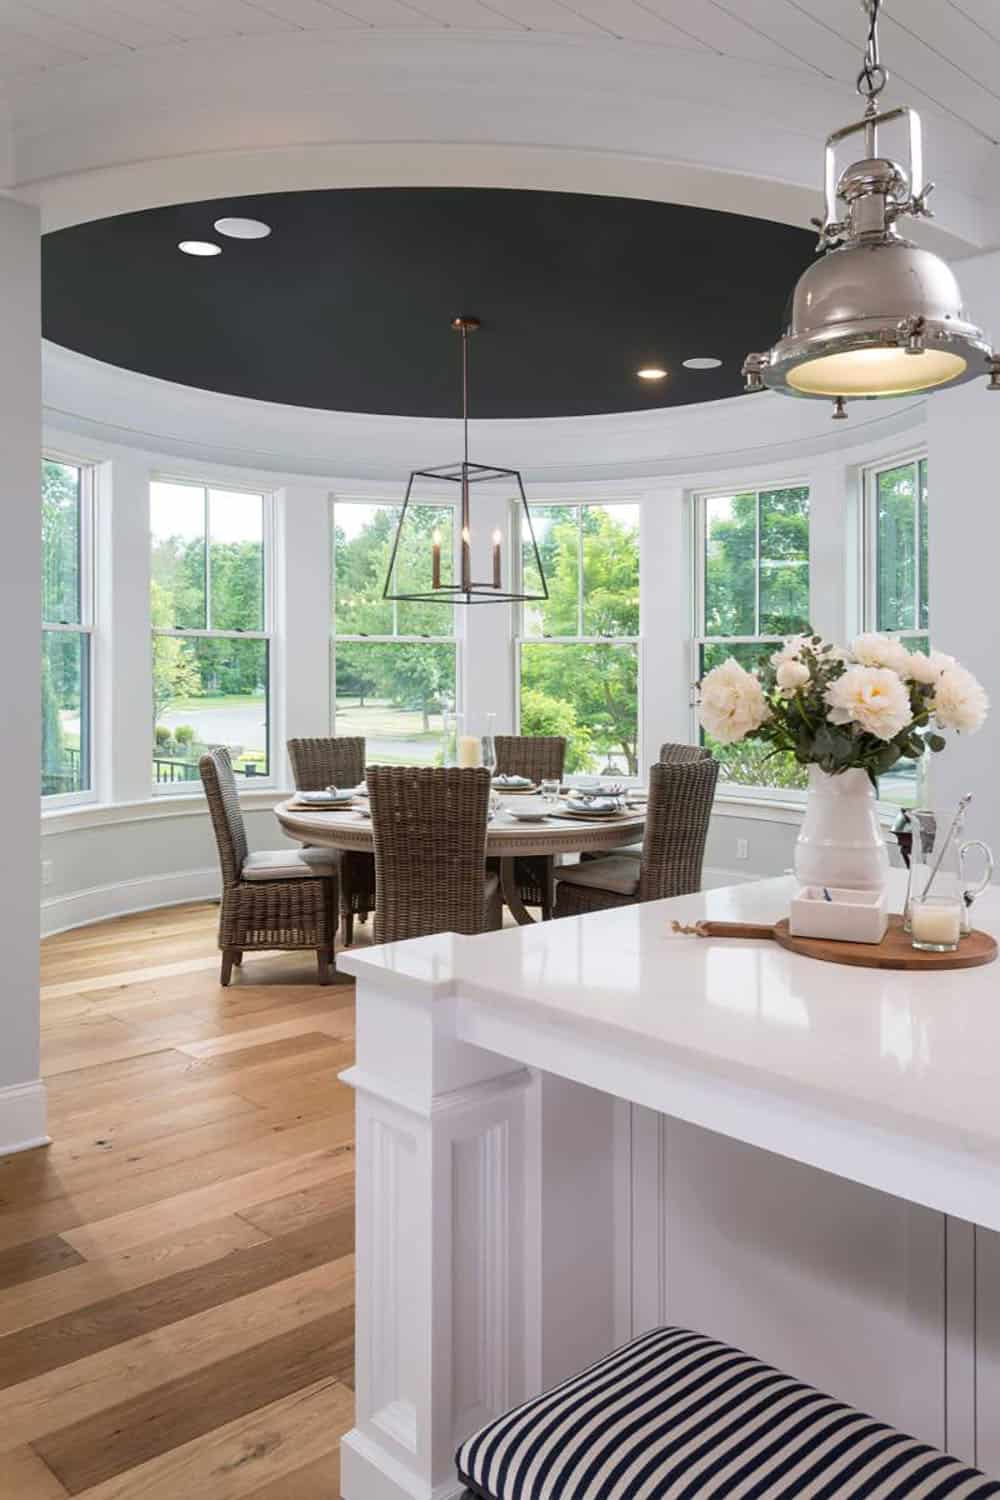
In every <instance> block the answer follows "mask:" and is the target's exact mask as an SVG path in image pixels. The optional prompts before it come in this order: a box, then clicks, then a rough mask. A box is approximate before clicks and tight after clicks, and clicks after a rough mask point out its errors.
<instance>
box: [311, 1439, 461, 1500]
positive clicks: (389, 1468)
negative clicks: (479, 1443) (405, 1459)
mask: <svg viewBox="0 0 1000 1500" xmlns="http://www.w3.org/2000/svg"><path fill="white" fill-rule="evenodd" d="M340 1493H341V1495H342V1496H343V1497H344V1500H461V1497H462V1496H463V1495H464V1494H465V1493H466V1489H465V1485H464V1484H462V1483H461V1481H460V1480H459V1478H458V1475H457V1474H456V1475H455V1478H454V1479H453V1480H446V1481H445V1483H444V1484H439V1485H436V1486H434V1487H433V1488H432V1487H431V1486H430V1485H429V1484H427V1483H426V1482H425V1481H423V1480H421V1479H418V1478H417V1476H416V1475H415V1474H412V1473H411V1472H410V1470H409V1469H407V1468H406V1467H405V1466H404V1465H403V1464H401V1463H400V1462H399V1460H398V1459H397V1458H396V1457H395V1456H394V1455H393V1454H391V1453H389V1452H387V1451H386V1450H385V1449H382V1448H380V1447H379V1446H378V1444H377V1443H373V1442H372V1440H371V1439H370V1438H369V1437H366V1436H365V1434H364V1433H362V1432H359V1431H358V1429H357V1428H356V1427H354V1428H352V1429H351V1431H350V1432H347V1433H345V1434H344V1436H343V1437H342V1438H341V1440H340Z"/></svg>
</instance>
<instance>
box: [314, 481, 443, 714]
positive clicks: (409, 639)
mask: <svg viewBox="0 0 1000 1500" xmlns="http://www.w3.org/2000/svg"><path fill="white" fill-rule="evenodd" d="M411 503H412V506H413V508H414V509H416V508H418V507H420V506H427V505H432V506H433V507H434V508H435V509H436V510H444V509H446V508H447V509H449V510H451V511H455V512H457V509H458V507H457V505H456V503H455V500H454V498H453V497H452V495H451V494H450V493H449V494H447V495H442V496H440V497H438V496H437V495H434V496H433V497H427V498H424V497H423V496H421V497H420V498H419V499H417V500H413V501H412V502H411ZM338 505H340V506H346V505H365V506H369V507H371V506H385V507H386V508H387V509H390V510H395V511H397V512H401V511H402V509H403V502H402V500H400V499H399V498H398V497H395V498H392V499H390V498H387V497H376V496H374V495H331V496H330V733H331V734H334V735H335V734H336V733H337V645H338V643H341V644H343V645H345V646H354V645H365V644H366V643H367V644H369V645H375V646H393V645H425V646H454V648H455V695H454V696H455V708H454V710H453V712H454V713H456V714H462V713H464V711H465V710H464V683H465V672H464V645H465V642H464V639H463V635H462V632H461V631H460V629H459V611H460V609H461V606H459V605H455V604H453V605H452V608H451V622H452V633H451V634H450V635H447V634H436V635H364V634H362V633H361V632H360V631H338V629H337V506H338ZM396 525H397V526H398V525H399V521H398V517H397V521H396ZM451 542H452V567H453V568H454V569H456V570H457V569H458V567H459V553H458V546H459V537H458V528H457V527H456V526H455V525H454V523H453V524H452V528H451ZM456 576H457V574H456ZM390 602H391V603H392V617H393V621H394V622H395V621H397V620H398V619H399V601H398V600H395V599H394V600H391V601H390Z"/></svg>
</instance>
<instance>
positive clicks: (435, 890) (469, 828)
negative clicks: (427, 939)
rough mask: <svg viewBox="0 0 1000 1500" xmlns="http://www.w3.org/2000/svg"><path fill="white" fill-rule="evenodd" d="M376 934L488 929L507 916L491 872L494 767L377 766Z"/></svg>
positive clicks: (390, 939) (392, 939)
mask: <svg viewBox="0 0 1000 1500" xmlns="http://www.w3.org/2000/svg"><path fill="white" fill-rule="evenodd" d="M368 796H369V799H370V801H371V810H372V832H373V834H374V838H375V888H376V894H377V899H376V903H375V941H376V943H397V942H401V941H402V940H403V939H404V938H412V937H424V936H426V935H427V934H428V933H431V932H462V933H475V932H487V931H490V930H493V929H495V928H498V927H500V926H501V925H502V922H503V904H502V901H501V896H500V882H499V879H498V877H497V876H496V875H493V874H487V871H486V821H487V816H488V813H489V805H490V773H489V771H487V770H486V769H485V767H483V766H477V767H474V768H470V769H460V768H458V767H454V766H448V767H443V766H371V767H369V770H368Z"/></svg>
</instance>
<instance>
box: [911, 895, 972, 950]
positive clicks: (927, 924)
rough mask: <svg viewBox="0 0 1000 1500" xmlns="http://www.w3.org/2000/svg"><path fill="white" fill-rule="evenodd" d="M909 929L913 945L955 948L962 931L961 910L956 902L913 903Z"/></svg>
mask: <svg viewBox="0 0 1000 1500" xmlns="http://www.w3.org/2000/svg"><path fill="white" fill-rule="evenodd" d="M910 929H911V934H912V937H913V941H914V943H915V944H916V943H928V944H932V945H934V946H935V947H942V948H955V947H957V946H958V939H959V936H960V934H961V930H962V910H961V907H960V906H959V904H958V902H957V901H913V902H911V904H910Z"/></svg>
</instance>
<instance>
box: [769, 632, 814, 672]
mask: <svg viewBox="0 0 1000 1500" xmlns="http://www.w3.org/2000/svg"><path fill="white" fill-rule="evenodd" d="M811 640H812V636H811V635H790V636H789V637H788V639H787V641H784V642H783V643H782V644H781V645H780V646H779V647H778V649H777V651H774V652H772V654H771V666H772V667H780V666H781V664H782V662H785V661H797V660H798V659H799V657H800V656H801V655H802V650H803V647H805V646H807V645H808V644H809V642H810V641H811Z"/></svg>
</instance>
